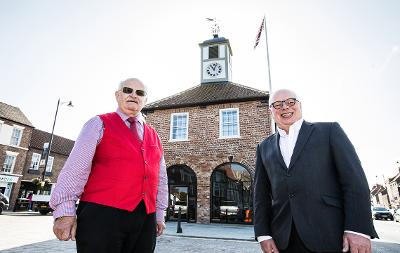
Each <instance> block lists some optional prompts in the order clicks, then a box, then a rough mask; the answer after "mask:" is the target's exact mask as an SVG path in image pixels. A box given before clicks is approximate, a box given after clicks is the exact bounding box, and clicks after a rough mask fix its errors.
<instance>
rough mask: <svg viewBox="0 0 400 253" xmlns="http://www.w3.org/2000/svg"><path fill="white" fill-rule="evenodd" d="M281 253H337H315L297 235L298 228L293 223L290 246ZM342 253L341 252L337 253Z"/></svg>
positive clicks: (280, 250)
mask: <svg viewBox="0 0 400 253" xmlns="http://www.w3.org/2000/svg"><path fill="white" fill-rule="evenodd" d="M279 252H280V253H335V252H314V251H311V250H309V249H307V247H306V246H305V245H304V243H303V241H302V240H301V238H300V236H299V234H298V233H297V229H296V226H295V225H294V223H292V231H291V232H290V238H289V245H288V247H287V248H286V249H283V250H282V249H279ZM337 253H340V252H337Z"/></svg>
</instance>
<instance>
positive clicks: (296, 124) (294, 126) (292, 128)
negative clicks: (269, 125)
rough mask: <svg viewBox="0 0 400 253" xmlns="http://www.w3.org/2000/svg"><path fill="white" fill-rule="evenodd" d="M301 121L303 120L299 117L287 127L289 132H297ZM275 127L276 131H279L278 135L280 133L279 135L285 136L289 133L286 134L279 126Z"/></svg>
mask: <svg viewBox="0 0 400 253" xmlns="http://www.w3.org/2000/svg"><path fill="white" fill-rule="evenodd" d="M303 121H304V119H303V118H301V119H299V120H298V121H296V122H294V123H293V124H292V125H291V126H290V127H289V134H290V133H292V132H295V133H296V132H299V131H300V128H301V125H302V124H303ZM277 129H278V133H279V135H280V136H281V137H286V136H288V135H289V134H286V132H285V130H282V129H280V128H279V127H277Z"/></svg>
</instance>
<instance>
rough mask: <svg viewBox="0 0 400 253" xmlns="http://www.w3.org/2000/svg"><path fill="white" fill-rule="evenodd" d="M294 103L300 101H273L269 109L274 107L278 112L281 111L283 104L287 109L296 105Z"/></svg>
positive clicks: (289, 99)
mask: <svg viewBox="0 0 400 253" xmlns="http://www.w3.org/2000/svg"><path fill="white" fill-rule="evenodd" d="M296 102H300V101H299V100H297V99H295V98H288V99H286V100H282V101H275V102H273V103H272V104H271V105H270V106H269V107H274V109H276V110H280V109H282V107H283V104H284V103H285V105H287V106H288V107H292V106H294V105H295V104H296Z"/></svg>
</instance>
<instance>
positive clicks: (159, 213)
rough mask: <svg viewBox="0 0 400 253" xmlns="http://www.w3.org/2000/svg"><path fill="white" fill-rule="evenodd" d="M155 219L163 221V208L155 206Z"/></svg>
mask: <svg viewBox="0 0 400 253" xmlns="http://www.w3.org/2000/svg"><path fill="white" fill-rule="evenodd" d="M156 219H157V222H164V210H163V209H158V208H157V210H156Z"/></svg>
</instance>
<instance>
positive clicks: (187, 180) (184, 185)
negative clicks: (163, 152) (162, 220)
mask: <svg viewBox="0 0 400 253" xmlns="http://www.w3.org/2000/svg"><path fill="white" fill-rule="evenodd" d="M167 174H168V191H169V194H168V196H169V197H168V209H167V220H177V219H178V214H179V209H180V210H181V220H183V221H187V222H196V206H197V179H196V174H195V173H194V171H193V170H192V169H190V168H189V167H188V166H186V165H173V166H171V167H169V168H168V169H167Z"/></svg>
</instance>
